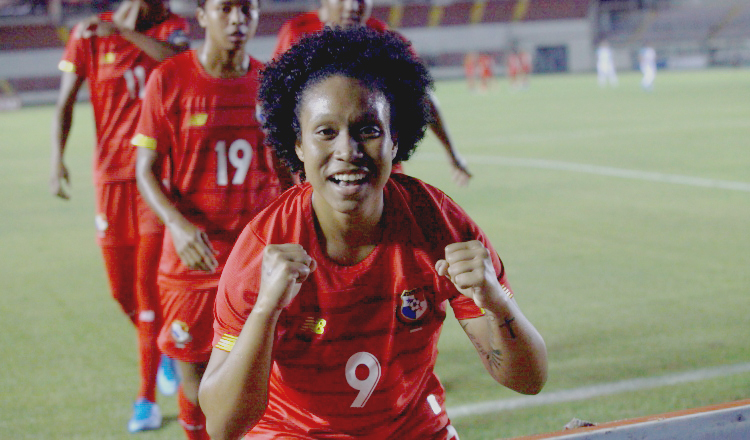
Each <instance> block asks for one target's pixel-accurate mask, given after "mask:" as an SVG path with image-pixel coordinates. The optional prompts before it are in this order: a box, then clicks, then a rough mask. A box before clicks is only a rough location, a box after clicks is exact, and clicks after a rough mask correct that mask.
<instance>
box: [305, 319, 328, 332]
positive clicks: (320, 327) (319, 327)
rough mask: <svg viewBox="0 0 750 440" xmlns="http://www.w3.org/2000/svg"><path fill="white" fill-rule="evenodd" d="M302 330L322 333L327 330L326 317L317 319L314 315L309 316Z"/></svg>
mask: <svg viewBox="0 0 750 440" xmlns="http://www.w3.org/2000/svg"><path fill="white" fill-rule="evenodd" d="M302 330H303V331H305V332H307V333H315V334H316V335H322V334H323V332H325V330H326V320H325V319H315V318H313V317H312V316H308V317H307V318H306V319H305V322H304V323H303V324H302Z"/></svg>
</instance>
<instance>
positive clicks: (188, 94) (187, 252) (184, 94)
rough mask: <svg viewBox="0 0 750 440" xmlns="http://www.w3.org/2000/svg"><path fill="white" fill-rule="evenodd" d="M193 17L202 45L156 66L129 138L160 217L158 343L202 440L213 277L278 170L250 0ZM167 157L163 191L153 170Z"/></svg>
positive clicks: (212, 6)
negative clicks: (265, 118) (175, 369)
mask: <svg viewBox="0 0 750 440" xmlns="http://www.w3.org/2000/svg"><path fill="white" fill-rule="evenodd" d="M197 18H198V22H199V23H200V25H201V26H202V27H204V28H205V29H206V38H205V41H204V43H203V45H202V46H201V47H200V48H198V49H196V50H194V51H189V52H186V53H183V54H180V55H178V56H175V57H173V58H171V59H170V60H168V61H166V62H164V63H163V64H162V65H160V66H159V67H158V68H157V69H156V70H155V71H154V73H153V75H152V76H151V79H150V80H149V82H148V85H147V87H146V96H145V98H144V103H143V111H142V113H141V118H140V122H139V124H138V128H137V130H136V135H135V137H134V138H133V144H134V145H136V146H137V147H139V148H138V160H137V164H136V176H137V180H138V186H139V189H140V191H141V194H142V195H143V197H144V199H146V201H147V202H148V203H149V205H150V206H151V207H152V209H153V210H154V212H156V214H157V215H158V216H159V218H160V219H161V220H162V221H163V222H164V224H165V225H166V234H165V240H164V248H163V252H162V257H161V263H160V266H159V277H158V283H159V288H160V294H161V300H162V308H163V311H164V326H163V327H162V330H161V334H160V335H159V348H161V350H162V351H163V352H165V353H167V354H169V356H171V357H173V358H174V359H177V360H178V364H179V367H180V370H181V373H182V379H183V380H182V385H181V387H180V391H179V407H180V416H179V418H180V423H181V424H182V426H183V428H184V430H185V433H186V435H187V437H188V438H189V439H207V438H208V436H207V434H206V431H205V426H204V425H205V422H204V420H205V419H204V417H203V413H202V412H201V410H200V408H199V406H198V384H199V382H200V378H201V375H202V373H203V370H204V368H205V365H206V362H208V358H209V355H210V353H211V342H212V331H211V326H212V323H213V305H214V299H215V296H216V288H217V286H218V283H219V276H220V274H221V271H222V269H223V266H224V262H225V261H226V259H227V257H228V256H229V251H230V250H231V248H232V245H233V244H234V242H235V241H236V240H237V237H238V236H239V234H240V232H241V231H242V229H243V228H244V227H245V225H246V224H247V222H248V221H249V220H250V219H251V218H252V217H253V216H254V215H255V214H256V213H257V212H259V211H260V210H261V209H263V208H264V207H265V206H266V205H268V204H269V203H270V202H271V201H272V200H273V199H274V198H276V197H277V196H278V195H279V194H280V191H281V184H280V180H279V175H278V173H279V172H282V170H286V169H285V168H283V167H282V166H281V164H280V162H279V161H278V160H276V159H275V155H274V153H273V151H272V150H271V149H270V148H268V147H267V146H265V145H264V135H263V132H262V130H261V128H260V125H259V124H258V122H257V121H256V119H255V109H256V95H257V90H258V76H259V71H260V69H261V68H262V67H263V65H262V63H261V62H260V61H258V60H256V59H254V58H252V57H250V56H249V55H248V54H247V53H246V52H245V45H246V43H247V41H248V40H249V39H250V38H251V37H252V36H253V35H254V33H255V30H256V28H257V25H258V2H257V0H207V1H200V2H199V5H198V10H197ZM165 160H167V161H168V162H169V163H170V164H171V177H170V190H169V192H165V191H163V189H162V186H161V185H160V183H159V180H158V178H157V176H156V175H155V174H154V171H153V170H154V169H155V168H156V169H160V167H161V164H162V162H163V161H165ZM286 173H287V174H288V171H286ZM290 178H291V176H288V177H287V179H286V180H285V182H288V181H290Z"/></svg>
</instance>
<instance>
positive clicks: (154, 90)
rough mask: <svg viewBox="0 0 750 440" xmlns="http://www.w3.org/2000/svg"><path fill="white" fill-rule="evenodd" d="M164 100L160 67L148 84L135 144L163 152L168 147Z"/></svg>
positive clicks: (133, 140) (134, 140) (133, 141)
mask: <svg viewBox="0 0 750 440" xmlns="http://www.w3.org/2000/svg"><path fill="white" fill-rule="evenodd" d="M163 100H164V92H163V80H162V75H161V71H160V69H157V70H156V71H154V73H153V74H152V75H151V76H150V78H149V80H148V83H147V84H146V90H145V94H144V97H143V104H142V107H141V115H140V118H139V120H138V127H137V128H136V130H135V135H134V136H133V139H132V144H133V145H134V146H136V147H143V148H148V149H150V150H156V151H158V152H159V153H161V154H163V153H164V151H165V149H166V148H167V147H168V145H166V144H167V143H168V141H167V139H168V137H167V136H165V132H166V130H164V127H165V126H167V121H166V112H165V110H164V106H163V102H164V101H163ZM160 128H161V129H160Z"/></svg>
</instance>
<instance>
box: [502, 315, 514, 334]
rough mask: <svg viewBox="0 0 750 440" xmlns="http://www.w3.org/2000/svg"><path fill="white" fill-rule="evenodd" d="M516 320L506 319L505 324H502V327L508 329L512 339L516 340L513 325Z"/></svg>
mask: <svg viewBox="0 0 750 440" xmlns="http://www.w3.org/2000/svg"><path fill="white" fill-rule="evenodd" d="M515 320H516V318H505V324H500V327H508V332H509V333H510V337H511V339H516V333H515V332H514V331H513V326H512V325H511V323H512V322H513V321H515Z"/></svg>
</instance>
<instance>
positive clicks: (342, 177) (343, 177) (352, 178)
mask: <svg viewBox="0 0 750 440" xmlns="http://www.w3.org/2000/svg"><path fill="white" fill-rule="evenodd" d="M365 176H366V174H365V173H357V174H334V175H333V179H334V180H338V181H341V182H356V181H357V180H362V179H364V178H365Z"/></svg>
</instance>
